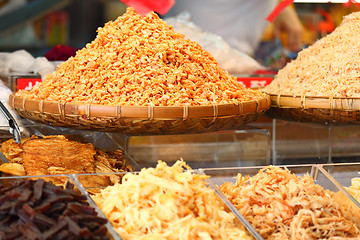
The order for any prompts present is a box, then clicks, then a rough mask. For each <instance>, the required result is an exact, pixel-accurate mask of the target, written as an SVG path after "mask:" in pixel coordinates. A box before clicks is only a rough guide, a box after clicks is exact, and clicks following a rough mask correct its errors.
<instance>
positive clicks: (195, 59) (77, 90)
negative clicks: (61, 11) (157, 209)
mask: <svg viewBox="0 0 360 240" xmlns="http://www.w3.org/2000/svg"><path fill="white" fill-rule="evenodd" d="M17 95H19V96H22V97H25V98H30V99H38V100H48V101H65V102H83V103H95V104H110V105H111V104H119V105H138V106H148V105H154V106H176V105H177V106H179V105H180V106H182V105H212V104H225V103H238V102H239V101H248V100H253V99H261V98H264V96H265V95H264V93H261V92H259V91H254V90H251V89H247V88H245V87H243V86H242V85H241V84H240V83H239V82H237V81H236V78H235V77H233V76H231V75H230V74H229V73H228V72H226V71H225V70H223V69H221V68H220V66H219V65H218V63H217V62H216V60H215V59H214V58H213V57H212V56H211V54H210V53H209V52H207V51H205V50H203V49H202V48H201V46H200V45H199V44H198V43H196V42H192V41H190V40H188V39H185V38H184V35H182V34H179V33H175V32H174V29H173V27H172V26H170V25H167V24H166V22H164V21H163V20H161V19H160V18H159V17H158V16H157V15H156V14H155V13H149V14H147V15H146V16H144V17H143V16H141V15H139V14H138V13H136V12H135V11H134V10H133V9H132V8H129V9H128V10H127V12H126V13H125V14H123V15H122V16H120V17H119V18H118V19H117V20H115V21H110V22H108V23H106V24H105V26H104V27H103V28H99V29H98V35H97V37H96V38H95V39H94V40H93V41H92V42H91V43H89V44H87V45H86V47H85V48H83V49H81V50H79V51H77V53H76V55H75V56H74V57H72V58H69V59H68V60H67V61H66V62H64V63H62V64H61V65H60V66H59V67H58V68H57V70H56V71H55V72H54V73H53V74H50V75H47V76H46V77H45V79H44V80H43V82H42V83H40V84H39V85H37V86H36V87H34V88H33V89H32V90H31V91H20V92H18V93H17Z"/></svg>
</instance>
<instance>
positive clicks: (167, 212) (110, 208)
mask: <svg viewBox="0 0 360 240" xmlns="http://www.w3.org/2000/svg"><path fill="white" fill-rule="evenodd" d="M184 168H186V169H188V170H190V168H189V167H188V166H187V165H186V164H185V163H184V162H183V161H177V162H176V163H175V164H174V165H173V166H171V167H169V166H167V165H166V163H164V162H161V161H160V162H159V163H158V165H157V167H156V168H147V169H145V168H144V169H142V170H141V172H140V173H139V174H135V173H127V174H126V175H125V176H124V177H123V182H122V183H121V184H115V185H114V186H109V187H107V188H105V189H103V190H102V191H101V193H99V194H96V195H94V196H93V199H94V200H95V202H96V203H97V204H98V206H99V207H100V209H101V210H102V211H103V213H104V214H105V216H106V217H107V218H108V219H109V221H110V222H111V223H112V225H113V226H114V228H115V229H116V231H118V233H119V234H120V236H121V237H122V238H123V239H125V240H126V239H174V240H175V239H193V240H196V239H199V240H200V239H224V240H225V239H226V240H231V239H251V237H249V235H247V232H246V231H245V230H244V227H243V226H242V225H241V224H240V222H238V221H236V220H237V219H236V218H235V216H234V215H233V214H232V213H229V212H227V211H225V205H224V204H223V202H222V201H221V200H220V199H219V198H218V197H217V195H216V193H215V191H214V190H213V189H211V188H209V187H207V186H206V182H205V178H206V176H203V175H199V174H195V173H193V172H192V171H183V170H184Z"/></svg>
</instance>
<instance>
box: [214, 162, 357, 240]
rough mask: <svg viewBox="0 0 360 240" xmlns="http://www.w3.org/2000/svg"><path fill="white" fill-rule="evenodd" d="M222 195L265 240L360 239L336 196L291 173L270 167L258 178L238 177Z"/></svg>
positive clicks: (307, 178) (264, 169) (224, 185)
mask: <svg viewBox="0 0 360 240" xmlns="http://www.w3.org/2000/svg"><path fill="white" fill-rule="evenodd" d="M220 189H221V191H222V192H223V193H224V194H225V195H226V197H227V198H229V200H230V201H231V202H232V203H233V204H234V206H235V207H237V208H238V209H239V211H240V212H241V213H242V214H243V215H244V217H245V218H246V219H247V220H248V221H249V222H250V223H251V224H252V225H253V226H254V227H255V229H256V230H257V231H258V232H259V233H260V234H261V236H262V237H263V238H264V239H292V240H297V239H299V240H300V239H336V238H337V237H339V238H341V239H346V238H355V237H356V238H358V237H360V231H359V229H358V228H357V226H356V223H354V222H353V221H351V220H349V219H348V218H346V217H344V213H343V212H342V210H343V208H342V207H341V206H339V204H338V203H337V202H336V201H334V199H333V195H334V193H333V192H331V191H329V190H325V189H324V188H323V187H321V186H320V185H318V184H315V183H314V182H313V179H312V178H311V177H310V176H309V175H304V176H302V177H297V176H296V175H295V174H292V173H290V171H289V170H288V169H282V168H280V167H275V166H269V167H265V168H263V169H261V170H260V171H259V172H258V173H257V174H256V175H255V176H253V177H250V176H242V175H241V174H239V175H238V176H237V181H236V183H231V182H227V183H224V184H223V185H222V186H221V187H220Z"/></svg>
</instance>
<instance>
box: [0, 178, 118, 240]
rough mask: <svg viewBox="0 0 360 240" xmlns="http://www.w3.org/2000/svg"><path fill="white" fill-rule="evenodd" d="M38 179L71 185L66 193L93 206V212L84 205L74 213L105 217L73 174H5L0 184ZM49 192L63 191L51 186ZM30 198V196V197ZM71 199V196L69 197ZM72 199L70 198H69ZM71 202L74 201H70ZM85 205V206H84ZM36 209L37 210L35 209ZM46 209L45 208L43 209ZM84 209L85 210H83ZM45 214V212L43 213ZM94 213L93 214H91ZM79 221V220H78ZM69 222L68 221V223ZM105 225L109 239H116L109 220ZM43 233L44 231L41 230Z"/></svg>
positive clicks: (62, 185) (65, 186) (64, 186)
mask: <svg viewBox="0 0 360 240" xmlns="http://www.w3.org/2000/svg"><path fill="white" fill-rule="evenodd" d="M39 179H42V180H44V181H45V182H51V183H52V184H55V185H57V186H58V187H61V188H68V189H69V187H68V186H71V185H72V187H70V189H71V188H72V189H73V191H72V190H65V191H66V193H68V192H69V191H71V192H73V193H72V194H75V195H73V196H76V197H73V199H77V198H81V200H77V201H76V202H78V201H79V202H83V203H85V204H86V205H87V206H90V207H92V208H94V210H95V213H91V211H90V209H88V208H87V207H85V209H84V210H81V209H80V210H79V212H77V213H76V212H75V213H74V214H76V215H77V216H78V215H79V214H83V215H84V216H85V215H88V214H90V215H91V216H94V215H95V216H97V217H99V218H104V219H106V218H105V217H104V216H103V215H102V212H101V211H100V210H99V208H98V207H97V206H96V205H94V204H93V203H92V202H91V199H90V198H89V197H88V195H87V193H86V192H84V190H83V187H82V186H81V184H78V183H77V180H76V179H75V177H74V176H72V175H66V174H60V175H41V176H7V177H0V184H1V185H2V186H5V187H8V186H9V185H10V184H13V183H14V181H15V182H22V181H28V180H35V181H38V180H39ZM34 189H35V185H34ZM0 190H2V188H1V187H0ZM47 190H48V191H49V189H47ZM50 191H51V192H54V193H56V194H58V193H59V192H60V194H61V193H63V192H62V191H59V190H57V189H54V190H53V188H51V190H50ZM35 194H36V193H35V192H34V195H35ZM30 196H33V195H30ZM53 197H54V196H53V195H51V196H49V197H47V199H46V200H42V201H43V202H45V201H50V200H51V199H50V198H53ZM31 198H32V197H31ZM43 198H44V195H42V197H41V199H43ZM70 199H71V198H70ZM3 200H5V199H4V198H3ZM59 201H61V203H64V201H66V200H64V199H63V200H59ZM71 201H72V200H71ZM72 202H75V201H72ZM3 203H4V202H2V204H3ZM53 204H54V203H52V205H53ZM86 205H85V206H86ZM69 208H70V206H68V207H67V209H69ZM34 209H35V210H36V209H37V208H34ZM3 210H4V209H3ZM36 211H38V210H36ZM39 211H40V212H41V211H42V210H39ZM45 211H46V210H45ZM84 211H85V212H84ZM44 214H45V213H44ZM67 214H68V213H67ZM93 214H94V215H93ZM63 216H65V214H64V215H63ZM66 216H68V215H66ZM87 219H88V220H81V221H91V220H89V219H92V217H87ZM79 221H80V220H79ZM95 222H96V220H95ZM59 224H61V223H60V222H58V224H57V225H59ZM69 224H70V223H69ZM105 226H106V230H107V236H108V237H109V239H118V238H117V236H116V233H114V232H113V230H112V228H111V225H110V223H109V222H107V223H106V224H105ZM2 230H4V229H2ZM43 233H44V232H43ZM1 234H2V233H1V231H0V238H1Z"/></svg>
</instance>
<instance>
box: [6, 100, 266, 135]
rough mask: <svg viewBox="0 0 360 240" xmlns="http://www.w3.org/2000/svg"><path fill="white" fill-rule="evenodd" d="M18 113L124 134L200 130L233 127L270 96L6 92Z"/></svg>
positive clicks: (50, 122)
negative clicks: (117, 100)
mask: <svg viewBox="0 0 360 240" xmlns="http://www.w3.org/2000/svg"><path fill="white" fill-rule="evenodd" d="M9 104H10V106H11V107H12V108H14V109H15V110H16V111H17V112H18V113H19V114H20V115H21V116H22V117H24V118H28V119H31V120H34V121H38V122H42V123H45V124H48V125H52V126H58V127H68V128H76V129H83V130H94V131H103V132H120V133H124V134H127V135H159V134H183V133H203V132H212V131H218V130H231V129H236V128H238V127H239V126H241V125H244V124H246V123H249V122H252V121H255V120H256V119H257V118H258V117H260V116H261V115H263V114H264V113H265V112H266V110H268V109H269V107H270V97H269V96H268V95H267V96H266V97H264V98H262V99H259V100H253V101H246V102H239V103H238V104H221V105H209V106H168V107H160V106H115V105H111V106H110V105H95V104H76V103H66V102H51V101H39V100H33V99H24V98H21V97H18V96H15V94H12V95H10V97H9Z"/></svg>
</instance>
